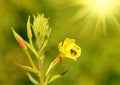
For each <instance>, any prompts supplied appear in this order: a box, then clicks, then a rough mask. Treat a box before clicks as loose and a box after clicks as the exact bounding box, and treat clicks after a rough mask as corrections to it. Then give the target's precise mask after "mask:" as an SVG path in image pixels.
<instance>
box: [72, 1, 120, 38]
mask: <svg viewBox="0 0 120 85" xmlns="http://www.w3.org/2000/svg"><path fill="white" fill-rule="evenodd" d="M76 5H80V10H79V11H78V12H77V13H76V14H75V15H74V16H73V17H72V19H71V20H72V21H73V22H76V21H79V20H80V21H81V23H80V27H82V28H80V29H81V30H80V36H81V35H84V34H86V33H87V32H89V31H90V32H91V33H92V32H93V37H94V39H95V37H96V36H97V35H98V34H103V35H104V36H106V35H107V30H108V29H109V28H110V29H113V28H116V29H118V28H120V22H119V21H118V19H117V18H116V15H118V16H120V9H119V8H120V1H119V0H77V3H76ZM107 20H109V21H107ZM108 25H111V27H109V26H108ZM108 27H109V28H108ZM118 30H120V29H118Z"/></svg>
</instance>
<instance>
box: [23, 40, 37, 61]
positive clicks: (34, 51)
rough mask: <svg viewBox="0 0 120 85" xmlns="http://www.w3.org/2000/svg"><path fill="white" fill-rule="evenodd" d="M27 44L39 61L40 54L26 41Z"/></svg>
mask: <svg viewBox="0 0 120 85" xmlns="http://www.w3.org/2000/svg"><path fill="white" fill-rule="evenodd" d="M24 42H25V44H26V45H27V46H28V48H29V49H30V50H31V51H32V52H33V54H34V55H35V56H36V58H37V59H38V53H37V51H36V50H35V48H33V47H31V46H30V44H29V43H28V42H26V41H24Z"/></svg>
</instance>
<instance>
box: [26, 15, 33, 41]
mask: <svg viewBox="0 0 120 85" xmlns="http://www.w3.org/2000/svg"><path fill="white" fill-rule="evenodd" d="M27 35H28V38H29V40H32V31H31V25H30V16H29V17H28V21H27Z"/></svg>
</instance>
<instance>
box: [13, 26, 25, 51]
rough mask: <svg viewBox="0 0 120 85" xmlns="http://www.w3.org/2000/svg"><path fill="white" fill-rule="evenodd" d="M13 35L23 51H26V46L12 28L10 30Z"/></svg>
mask: <svg viewBox="0 0 120 85" xmlns="http://www.w3.org/2000/svg"><path fill="white" fill-rule="evenodd" d="M11 29H12V31H13V34H14V37H15V39H16V40H17V42H18V44H19V45H20V47H21V48H22V49H23V50H27V46H26V44H25V42H24V40H23V39H22V37H21V36H20V35H18V34H17V33H16V32H15V31H14V29H13V28H11Z"/></svg>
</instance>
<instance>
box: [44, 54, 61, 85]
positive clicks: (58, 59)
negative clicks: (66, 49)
mask: <svg viewBox="0 0 120 85" xmlns="http://www.w3.org/2000/svg"><path fill="white" fill-rule="evenodd" d="M60 60H61V57H60V55H59V56H58V57H57V58H56V59H55V60H54V61H53V62H52V63H51V64H50V66H49V68H50V70H49V72H48V73H47V75H46V76H47V77H46V80H45V85H47V84H48V82H49V79H50V76H51V74H52V71H53V70H54V68H55V66H56V65H57V64H58V63H59V62H60ZM49 68H48V69H49Z"/></svg>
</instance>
